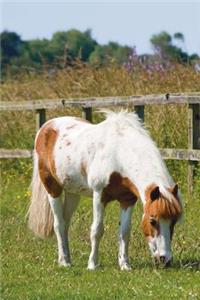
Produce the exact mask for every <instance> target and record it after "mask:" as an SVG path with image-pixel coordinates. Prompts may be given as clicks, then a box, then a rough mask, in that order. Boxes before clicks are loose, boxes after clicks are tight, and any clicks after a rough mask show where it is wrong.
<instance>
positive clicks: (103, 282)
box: [0, 64, 200, 300]
mask: <svg viewBox="0 0 200 300" xmlns="http://www.w3.org/2000/svg"><path fill="white" fill-rule="evenodd" d="M199 82H200V73H198V72H196V71H195V70H194V69H193V68H192V67H191V66H181V65H174V66H173V67H172V68H168V69H166V70H161V69H159V70H151V72H150V71H149V70H148V71H147V70H143V69H141V68H140V67H139V66H137V65H136V67H135V69H134V70H132V71H131V72H130V71H127V70H126V69H125V68H124V67H119V66H115V65H113V66H109V67H108V68H102V69H101V68H100V69H95V68H91V67H87V66H86V65H81V64H77V66H76V68H68V69H65V70H60V71H55V73H53V75H52V74H49V73H47V72H46V71H45V70H44V72H43V73H42V74H39V75H38V74H34V73H33V74H21V75H20V76H19V77H18V78H15V79H8V80H7V81H5V82H4V83H3V84H2V85H1V94H0V95H1V99H2V100H4V101H22V100H29V99H55V98H60V97H62V98H63V97H65V98H71V97H90V96H120V95H137V94H151V93H155V94H156V93H167V92H171V93H172V92H196V91H199V88H200V86H199ZM128 109H132V108H130V107H128ZM186 113H187V106H186V105H180V106H179V105H177V106H174V105H167V106H165V107H160V106H153V107H146V108H145V125H146V127H147V128H148V129H149V131H150V133H151V135H152V137H153V139H154V140H155V141H156V143H157V145H158V146H159V147H176V148H187V115H186ZM60 115H79V116H80V115H81V112H80V111H79V110H71V111H69V110H68V109H65V110H62V111H49V112H48V114H47V118H48V119H49V118H52V117H54V116H60ZM101 118H102V116H101V115H100V114H99V113H96V114H95V119H94V121H95V122H98V121H99V120H101ZM0 126H1V140H0V144H1V147H3V148H8V149H12V148H29V149H31V148H32V147H33V141H34V135H35V115H34V112H33V113H32V112H20V113H19V112H12V113H11V112H10V113H1V123H0ZM167 165H168V168H169V170H170V173H171V174H172V175H173V177H174V179H175V181H176V182H178V184H179V186H180V188H181V191H182V193H183V197H184V220H183V222H182V223H181V224H179V225H177V227H176V229H175V234H174V240H173V254H174V260H173V265H172V267H171V268H169V269H160V268H156V267H155V266H154V264H153V262H152V259H151V257H150V253H149V249H148V247H147V245H146V241H145V239H144V237H143V235H142V231H141V228H140V221H141V217H142V206H141V203H140V202H138V203H137V205H136V207H135V211H134V214H133V219H132V224H133V226H132V232H131V243H130V258H131V264H132V267H133V269H132V271H130V272H122V271H120V270H119V268H118V265H117V246H118V245H117V244H118V241H117V232H118V222H119V207H118V205H117V203H115V202H113V203H111V204H110V205H109V206H108V208H107V209H106V217H105V234H104V237H103V239H102V243H101V247H100V262H101V266H100V268H99V269H97V270H95V271H93V272H91V271H88V270H87V269H86V266H87V260H88V256H89V252H90V240H89V230H90V224H91V221H92V201H91V199H87V198H82V201H81V203H80V206H79V208H78V210H77V212H76V213H75V215H74V218H73V220H72V226H71V229H70V245H71V252H72V260H73V266H72V268H70V269H65V268H62V267H59V266H58V265H57V249H56V248H57V245H56V241H55V237H53V238H52V239H47V240H40V239H39V238H36V237H35V236H34V235H33V233H32V232H30V230H29V229H28V228H27V221H26V213H27V210H28V206H29V199H30V190H29V185H30V182H31V176H32V161H31V160H30V159H9V160H8V159H7V160H2V161H1V299H5V300H7V299H8V300H11V299H13V300H14V299H27V300H28V299H31V300H32V299H34V300H36V299H38V300H39V299H41V300H43V299H52V300H53V299H56V300H57V299H77V300H78V299H80V300H82V299H88V300H89V299H200V284H199V278H200V231H199V230H200V219H199V213H198V212H199V207H200V204H199V200H200V165H199V164H197V165H196V177H195V182H194V191H193V195H189V194H188V192H187V162H181V161H170V160H169V161H167Z"/></svg>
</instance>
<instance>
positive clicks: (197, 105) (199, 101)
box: [0, 92, 200, 192]
mask: <svg viewBox="0 0 200 300" xmlns="http://www.w3.org/2000/svg"><path fill="white" fill-rule="evenodd" d="M167 104H177V105H180V104H187V105H188V149H160V151H161V154H162V156H163V158H164V159H176V160H188V187H189V192H192V182H193V174H194V166H195V162H197V161H200V92H196V93H176V94H169V93H167V94H161V95H146V96H120V97H91V98H82V99H79V98H78V99H54V100H32V101H23V102H9V101H2V102H1V103H0V111H2V112H3V111H4V112H5V111H22V110H23V111H24V110H32V111H35V112H36V130H38V129H39V127H41V125H42V124H43V123H44V122H45V121H46V110H53V109H64V108H81V109H82V116H83V117H84V118H85V119H87V120H88V121H91V122H92V109H93V108H108V107H115V106H123V107H130V108H131V107H133V108H134V109H135V111H136V112H137V114H138V115H139V117H140V118H141V119H142V120H143V121H144V118H145V115H144V107H145V106H146V105H167ZM32 154H33V151H32V150H27V149H15V150H8V149H0V158H31V157H32Z"/></svg>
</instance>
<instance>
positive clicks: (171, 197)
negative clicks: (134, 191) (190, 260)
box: [142, 184, 182, 266]
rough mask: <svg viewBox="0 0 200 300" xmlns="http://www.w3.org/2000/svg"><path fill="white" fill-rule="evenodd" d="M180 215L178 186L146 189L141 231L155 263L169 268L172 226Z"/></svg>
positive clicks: (154, 186)
mask: <svg viewBox="0 0 200 300" xmlns="http://www.w3.org/2000/svg"><path fill="white" fill-rule="evenodd" d="M181 214H182V205H181V202H180V199H179V195H178V186H177V185H175V186H174V187H173V188H169V189H165V188H159V187H158V186H156V185H154V184H152V185H151V186H149V187H148V188H147V189H146V202H145V205H144V215H143V219H142V229H143V232H144V234H145V236H146V238H147V241H148V244H149V248H150V250H151V253H152V255H153V257H154V258H155V261H156V262H157V263H161V264H163V265H164V266H169V265H170V261H171V259H172V251H171V241H172V236H173V231H174V226H175V224H176V222H177V221H178V219H179V218H180V216H181Z"/></svg>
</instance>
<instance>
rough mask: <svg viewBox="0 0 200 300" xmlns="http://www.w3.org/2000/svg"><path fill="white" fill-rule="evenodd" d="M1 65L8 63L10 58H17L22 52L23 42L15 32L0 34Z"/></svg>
mask: <svg viewBox="0 0 200 300" xmlns="http://www.w3.org/2000/svg"><path fill="white" fill-rule="evenodd" d="M0 40H1V59H2V64H3V65H4V64H8V63H10V61H11V59H12V58H15V57H19V56H20V55H21V54H22V51H23V42H22V40H21V38H20V36H19V35H18V34H17V33H15V32H8V31H3V32H2V33H1V34H0Z"/></svg>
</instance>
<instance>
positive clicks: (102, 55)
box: [89, 42, 131, 66]
mask: <svg viewBox="0 0 200 300" xmlns="http://www.w3.org/2000/svg"><path fill="white" fill-rule="evenodd" d="M130 53H131V48H130V47H128V46H121V45H119V44H118V43H115V42H109V43H108V45H103V46H101V45H97V46H96V47H95V50H94V52H92V54H91V55H90V57H89V62H90V63H91V64H94V65H97V66H102V65H105V64H108V63H110V62H115V63H118V64H122V63H124V62H125V61H127V59H128V56H129V55H130Z"/></svg>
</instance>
